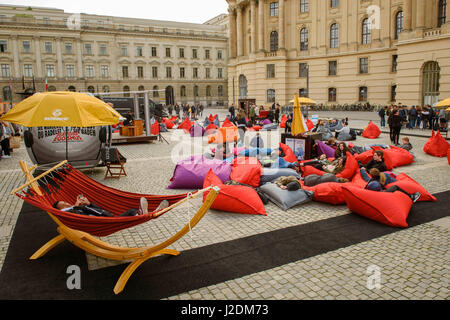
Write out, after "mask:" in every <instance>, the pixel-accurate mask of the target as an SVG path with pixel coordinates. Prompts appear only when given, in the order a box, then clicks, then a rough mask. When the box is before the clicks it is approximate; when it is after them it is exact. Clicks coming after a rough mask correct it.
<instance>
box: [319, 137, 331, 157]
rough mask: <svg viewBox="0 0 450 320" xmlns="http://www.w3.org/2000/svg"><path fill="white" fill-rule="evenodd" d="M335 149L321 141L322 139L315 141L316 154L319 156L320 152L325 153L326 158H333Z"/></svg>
mask: <svg viewBox="0 0 450 320" xmlns="http://www.w3.org/2000/svg"><path fill="white" fill-rule="evenodd" d="M334 152H335V150H334V149H333V148H332V147H330V146H329V145H327V144H325V143H323V142H322V141H320V140H319V141H317V154H318V155H319V156H320V155H322V154H324V155H326V156H327V158H334Z"/></svg>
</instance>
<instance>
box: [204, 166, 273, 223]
mask: <svg viewBox="0 0 450 320" xmlns="http://www.w3.org/2000/svg"><path fill="white" fill-rule="evenodd" d="M211 185H214V186H217V187H219V188H220V192H219V195H218V196H217V198H216V200H214V203H213V204H212V206H211V208H212V209H215V210H221V211H226V212H235V213H244V214H255V215H264V216H266V215H267V212H266V208H265V207H264V204H263V202H262V201H261V198H260V197H259V195H258V193H256V191H255V189H253V188H250V187H246V186H239V185H225V184H223V183H222V181H221V180H220V179H219V177H217V176H216V175H215V174H214V172H213V171H212V170H210V171H209V172H208V173H207V175H206V177H205V180H204V182H203V188H207V187H209V186H211ZM208 194H209V192H205V193H204V195H203V201H205V200H206V197H207V196H208Z"/></svg>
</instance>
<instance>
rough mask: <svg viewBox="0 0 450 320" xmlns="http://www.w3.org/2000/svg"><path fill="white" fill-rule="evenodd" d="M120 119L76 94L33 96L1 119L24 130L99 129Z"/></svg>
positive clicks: (103, 105)
mask: <svg viewBox="0 0 450 320" xmlns="http://www.w3.org/2000/svg"><path fill="white" fill-rule="evenodd" d="M121 117H122V116H121V115H120V114H119V113H118V112H117V111H116V110H114V108H112V107H111V106H109V105H108V104H107V103H105V102H103V101H101V100H100V99H97V98H95V97H92V96H90V95H87V94H84V93H78V92H69V91H67V92H66V91H55V92H43V93H37V94H34V95H33V96H31V97H29V98H27V99H25V100H23V101H22V102H20V103H18V104H17V105H15V106H14V107H13V108H12V109H11V110H10V111H9V112H8V113H7V114H5V115H4V116H3V117H2V118H1V119H2V120H4V121H7V122H11V123H15V124H18V125H21V126H24V127H100V126H107V125H112V124H117V123H119V121H120V120H119V119H120V118H121Z"/></svg>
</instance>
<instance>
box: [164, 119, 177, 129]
mask: <svg viewBox="0 0 450 320" xmlns="http://www.w3.org/2000/svg"><path fill="white" fill-rule="evenodd" d="M164 124H165V125H166V127H167V129H172V128H173V127H174V126H175V124H174V123H173V122H172V121H170V120H167V119H166V121H164Z"/></svg>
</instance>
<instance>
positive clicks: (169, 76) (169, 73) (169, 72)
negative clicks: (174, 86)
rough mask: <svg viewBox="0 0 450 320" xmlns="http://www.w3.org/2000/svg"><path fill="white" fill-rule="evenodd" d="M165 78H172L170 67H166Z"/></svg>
mask: <svg viewBox="0 0 450 320" xmlns="http://www.w3.org/2000/svg"><path fill="white" fill-rule="evenodd" d="M166 78H172V67H166Z"/></svg>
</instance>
